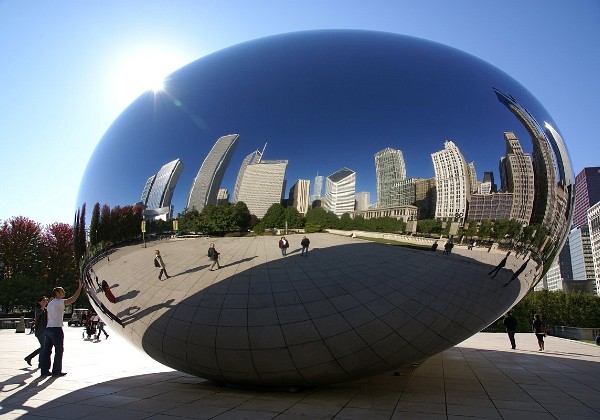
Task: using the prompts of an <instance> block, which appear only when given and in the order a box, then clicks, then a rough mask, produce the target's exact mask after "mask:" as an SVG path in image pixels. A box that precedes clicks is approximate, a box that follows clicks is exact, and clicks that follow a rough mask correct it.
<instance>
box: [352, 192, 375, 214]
mask: <svg viewBox="0 0 600 420" xmlns="http://www.w3.org/2000/svg"><path fill="white" fill-rule="evenodd" d="M354 198H355V200H356V209H355V210H356V211H362V210H367V209H368V208H369V204H370V202H371V193H370V192H368V191H364V192H357V193H356V195H355V196H354Z"/></svg>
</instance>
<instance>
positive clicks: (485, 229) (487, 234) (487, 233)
mask: <svg viewBox="0 0 600 420" xmlns="http://www.w3.org/2000/svg"><path fill="white" fill-rule="evenodd" d="M477 236H479V237H480V238H482V239H489V238H491V237H492V222H491V221H489V220H484V221H482V222H481V224H480V225H479V231H478V233H477Z"/></svg>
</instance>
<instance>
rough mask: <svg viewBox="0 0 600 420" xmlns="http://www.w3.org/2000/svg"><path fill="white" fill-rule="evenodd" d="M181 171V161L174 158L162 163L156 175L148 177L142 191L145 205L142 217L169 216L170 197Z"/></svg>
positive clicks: (164, 218)
mask: <svg viewBox="0 0 600 420" xmlns="http://www.w3.org/2000/svg"><path fill="white" fill-rule="evenodd" d="M182 171H183V163H181V161H180V160H179V159H175V160H173V161H171V162H169V163H167V164H165V165H163V166H162V168H160V170H159V171H158V173H157V174H156V175H153V176H151V177H150V178H148V180H147V181H146V185H145V186H144V191H143V192H142V203H143V204H144V205H145V206H146V208H145V210H144V217H146V218H147V219H163V220H168V219H170V218H171V213H172V209H171V198H172V197H173V191H174V190H175V186H176V185H177V181H178V180H179V175H181V172H182ZM146 191H147V192H146ZM144 197H146V199H145V200H144Z"/></svg>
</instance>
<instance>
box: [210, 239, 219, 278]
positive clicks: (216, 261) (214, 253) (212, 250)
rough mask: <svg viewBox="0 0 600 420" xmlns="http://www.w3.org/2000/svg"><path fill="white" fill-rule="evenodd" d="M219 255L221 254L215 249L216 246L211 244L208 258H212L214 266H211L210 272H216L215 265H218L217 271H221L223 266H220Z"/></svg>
mask: <svg viewBox="0 0 600 420" xmlns="http://www.w3.org/2000/svg"><path fill="white" fill-rule="evenodd" d="M219 255H220V254H219V253H218V252H217V250H216V249H215V244H214V243H211V244H210V247H209V248H208V258H210V260H211V261H212V264H211V265H210V271H215V270H213V267H214V266H215V264H216V265H217V270H220V269H221V265H219Z"/></svg>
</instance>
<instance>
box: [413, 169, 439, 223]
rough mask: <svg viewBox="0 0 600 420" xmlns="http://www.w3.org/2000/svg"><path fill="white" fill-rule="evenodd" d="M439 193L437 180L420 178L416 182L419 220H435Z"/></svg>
mask: <svg viewBox="0 0 600 420" xmlns="http://www.w3.org/2000/svg"><path fill="white" fill-rule="evenodd" d="M436 198H437V193H436V186H435V178H426V179H425V178H418V179H417V181H416V182H415V206H417V209H418V215H417V217H418V219H419V220H421V219H433V218H434V217H435V203H436Z"/></svg>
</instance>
